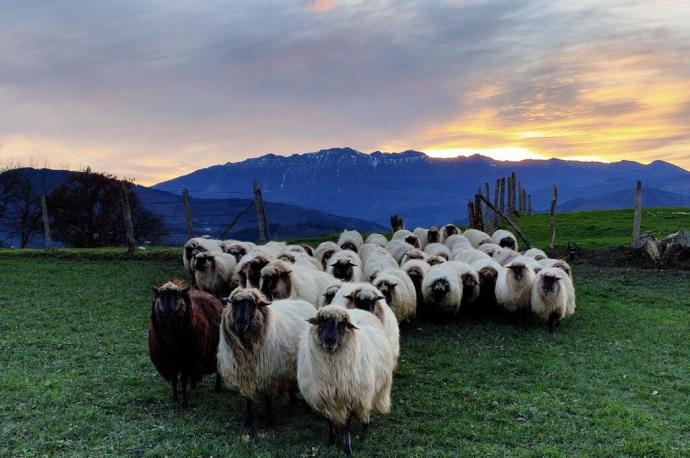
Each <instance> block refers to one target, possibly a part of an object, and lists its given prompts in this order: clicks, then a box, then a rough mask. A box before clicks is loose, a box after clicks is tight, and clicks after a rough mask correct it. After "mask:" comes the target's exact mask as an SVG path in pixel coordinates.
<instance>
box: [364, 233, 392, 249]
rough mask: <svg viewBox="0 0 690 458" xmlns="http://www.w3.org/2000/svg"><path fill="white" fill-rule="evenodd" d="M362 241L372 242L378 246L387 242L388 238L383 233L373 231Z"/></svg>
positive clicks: (382, 245) (383, 245)
mask: <svg viewBox="0 0 690 458" xmlns="http://www.w3.org/2000/svg"><path fill="white" fill-rule="evenodd" d="M364 243H372V244H374V245H378V246H380V247H385V246H386V243H388V239H387V238H386V236H385V235H383V234H377V233H376V232H374V233H371V234H369V235H368V236H367V238H366V240H364Z"/></svg>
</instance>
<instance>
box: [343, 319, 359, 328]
mask: <svg viewBox="0 0 690 458" xmlns="http://www.w3.org/2000/svg"><path fill="white" fill-rule="evenodd" d="M345 326H346V327H347V328H348V329H359V328H358V327H357V326H355V325H354V324H352V323H350V322H349V321H348V322H347V323H345Z"/></svg>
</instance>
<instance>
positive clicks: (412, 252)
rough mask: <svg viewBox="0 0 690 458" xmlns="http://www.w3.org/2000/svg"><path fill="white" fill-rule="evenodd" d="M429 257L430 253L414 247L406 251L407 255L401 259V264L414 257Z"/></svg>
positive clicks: (421, 258) (423, 259) (422, 258)
mask: <svg viewBox="0 0 690 458" xmlns="http://www.w3.org/2000/svg"><path fill="white" fill-rule="evenodd" d="M428 258H429V255H428V254H426V253H425V252H423V251H422V250H419V249H417V248H413V249H411V250H409V251H408V252H407V253H405V256H403V257H402V259H401V260H400V265H403V264H405V263H406V262H407V261H411V260H413V259H420V260H422V261H425V260H427V259H428Z"/></svg>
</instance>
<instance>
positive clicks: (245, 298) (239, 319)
mask: <svg viewBox="0 0 690 458" xmlns="http://www.w3.org/2000/svg"><path fill="white" fill-rule="evenodd" d="M223 302H225V304H226V305H228V306H229V307H230V311H231V316H232V323H229V324H230V326H231V327H232V329H233V330H234V331H235V332H236V333H237V334H239V335H241V334H245V333H246V332H247V331H248V330H250V329H251V328H252V327H254V326H255V325H256V324H257V323H256V322H257V321H258V320H257V319H256V318H257V315H259V314H260V313H261V312H260V311H259V309H260V308H261V307H265V306H267V305H269V304H270V302H268V301H267V300H265V298H264V297H262V296H261V294H259V293H258V291H256V290H253V291H252V290H250V291H248V292H247V291H239V292H236V293H234V294H233V295H231V296H230V297H228V298H225V299H224V300H223Z"/></svg>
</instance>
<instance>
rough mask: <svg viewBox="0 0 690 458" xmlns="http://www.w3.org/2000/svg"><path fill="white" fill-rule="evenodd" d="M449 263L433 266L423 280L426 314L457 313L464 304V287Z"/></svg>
mask: <svg viewBox="0 0 690 458" xmlns="http://www.w3.org/2000/svg"><path fill="white" fill-rule="evenodd" d="M448 264H449V263H447V262H446V263H443V264H439V265H436V266H433V267H432V268H431V269H429V271H428V272H427V274H426V277H424V281H423V282H422V294H423V296H424V310H425V312H426V313H425V314H428V315H432V316H436V315H438V314H439V313H440V314H449V315H456V314H457V313H458V312H459V311H460V307H461V306H462V291H463V287H462V285H461V283H460V277H459V276H458V275H457V272H455V271H454V270H453V269H452V268H450V267H448Z"/></svg>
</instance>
